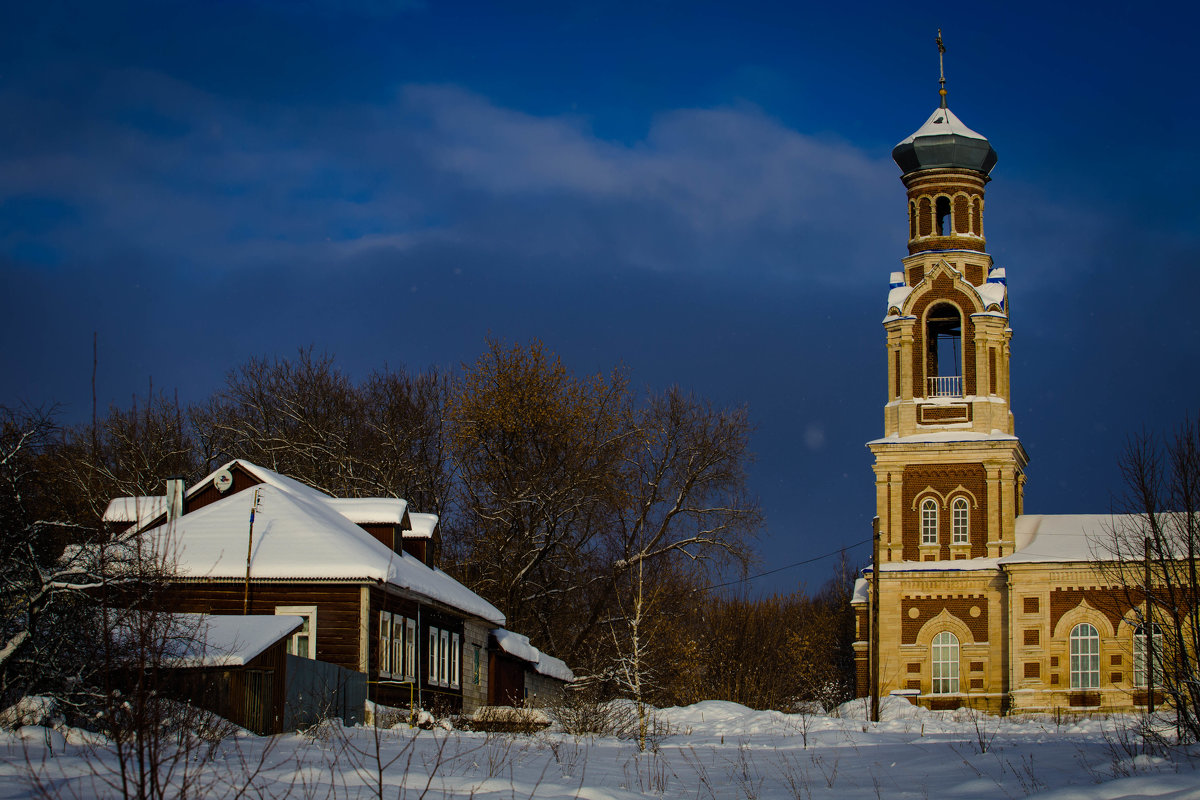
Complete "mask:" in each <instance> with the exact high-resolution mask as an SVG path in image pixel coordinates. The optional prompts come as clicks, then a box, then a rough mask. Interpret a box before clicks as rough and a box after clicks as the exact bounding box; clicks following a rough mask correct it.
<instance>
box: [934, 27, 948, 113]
mask: <svg viewBox="0 0 1200 800" xmlns="http://www.w3.org/2000/svg"><path fill="white" fill-rule="evenodd" d="M935 41H937V47H938V87H939V88H938V94H939V95H941V97H942V108H945V107H946V66H945V64H944V63H943V60H942V56H944V55H946V45H944V44H942V29H941V28H938V35H937V39H936V40H935Z"/></svg>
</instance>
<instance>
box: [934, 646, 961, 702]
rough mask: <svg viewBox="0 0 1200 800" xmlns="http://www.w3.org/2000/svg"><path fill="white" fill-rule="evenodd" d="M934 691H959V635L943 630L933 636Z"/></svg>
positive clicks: (944, 692)
mask: <svg viewBox="0 0 1200 800" xmlns="http://www.w3.org/2000/svg"><path fill="white" fill-rule="evenodd" d="M932 655H933V693H934V694H954V693H956V692H957V691H958V637H957V636H955V635H954V634H953V633H950V631H942V632H941V633H939V634H938V635H937V636H935V637H933V653H932Z"/></svg>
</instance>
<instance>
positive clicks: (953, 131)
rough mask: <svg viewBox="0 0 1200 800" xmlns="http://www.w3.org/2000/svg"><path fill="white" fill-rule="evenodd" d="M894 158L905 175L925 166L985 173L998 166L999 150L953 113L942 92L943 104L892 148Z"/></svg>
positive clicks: (985, 174) (927, 167)
mask: <svg viewBox="0 0 1200 800" xmlns="http://www.w3.org/2000/svg"><path fill="white" fill-rule="evenodd" d="M892 160H893V161H895V162H896V164H898V165H899V166H900V169H902V170H903V171H904V175H905V176H907V175H910V174H911V173H913V172H916V171H918V170H922V169H969V170H973V171H975V172H979V173H982V174H983V175H984V176H985V177H986V176H987V174H988V173H989V172H991V171H992V167H994V166H996V151H995V150H993V149H992V145H991V144H990V143H989V142H988V140H987V139H986V138H985V137H984V136H983V135H982V134H980V133H976V132H975V131H973V130H971V129H970V128H968V127H967V126H966V125H964V124H963V123H962V120H960V119H959V118H958V117H956V116H954V112H953V111H951V110H950V109H949V108H948V107H946V105H945V95H944V94H943V100H942V106H941V107H940V108H938V109H936V110H934V112H933V114H931V115H930V117H929V119H927V120H926V121H925V124H924V125H922V126H921V127H920V128H918V129H917V130H916V132H915V133H913V134H912V135H911V136H909V137H908V138H907V139H905V140H904V141H902V142H901V143H900V144H898V145H896V146H895V147H894V148H892Z"/></svg>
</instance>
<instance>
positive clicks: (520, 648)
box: [492, 628, 542, 664]
mask: <svg viewBox="0 0 1200 800" xmlns="http://www.w3.org/2000/svg"><path fill="white" fill-rule="evenodd" d="M492 636H494V637H496V644H498V645H500V649H501V650H502V651H504V652H505V653H508V654H509V655H510V656H516V657H517V658H519V659H521V660H522V661H528V662H530V663H531V664H536V663H537V660H538V656H539V655H541V653H542V651H541V650H538V649H537V648H536V647H534V646H533V645H532V644H530V643H529V637H528V636H523V635H522V634H519V633H513V632H512V631H506V630H505V629H504V628H496V629H495V630H493V631H492Z"/></svg>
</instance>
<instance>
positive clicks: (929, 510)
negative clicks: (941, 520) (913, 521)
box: [921, 497, 938, 544]
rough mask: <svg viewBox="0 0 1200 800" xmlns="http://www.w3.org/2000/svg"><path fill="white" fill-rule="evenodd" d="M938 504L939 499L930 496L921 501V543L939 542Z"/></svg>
mask: <svg viewBox="0 0 1200 800" xmlns="http://www.w3.org/2000/svg"><path fill="white" fill-rule="evenodd" d="M937 540H938V506H937V500H934V499H933V498H932V497H928V498H926V499H925V500H923V501H922V502H921V544H937Z"/></svg>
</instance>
